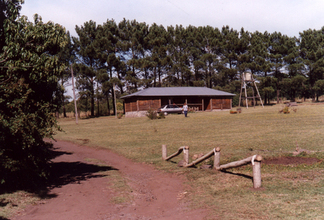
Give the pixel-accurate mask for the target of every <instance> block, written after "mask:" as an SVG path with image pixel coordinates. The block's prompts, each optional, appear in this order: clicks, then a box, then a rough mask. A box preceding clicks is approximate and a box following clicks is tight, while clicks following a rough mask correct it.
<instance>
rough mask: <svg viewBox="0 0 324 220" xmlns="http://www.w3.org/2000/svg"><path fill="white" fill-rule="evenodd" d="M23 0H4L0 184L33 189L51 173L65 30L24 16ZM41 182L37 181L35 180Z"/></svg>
mask: <svg viewBox="0 0 324 220" xmlns="http://www.w3.org/2000/svg"><path fill="white" fill-rule="evenodd" d="M22 3H23V1H19V0H17V1H0V5H2V6H4V7H1V13H0V14H1V15H2V16H3V15H4V17H5V19H4V21H1V30H3V33H1V54H0V183H1V184H8V185H9V184H13V185H21V186H25V187H27V186H28V185H32V184H31V183H32V182H33V180H35V179H39V178H42V177H46V176H47V174H48V173H47V169H46V167H47V165H48V163H47V162H48V160H49V159H50V158H49V145H47V144H45V142H44V140H43V139H44V137H52V135H53V134H54V132H55V128H58V127H57V124H56V119H55V117H54V116H53V114H52V113H53V112H54V111H55V110H56V108H57V106H56V103H55V100H54V99H53V97H55V96H56V94H57V93H58V91H59V86H58V80H59V60H58V56H57V54H58V52H59V51H60V50H61V49H62V48H63V47H64V46H65V45H66V44H67V40H68V39H67V36H66V34H65V29H64V28H63V27H62V26H60V25H58V24H54V23H52V22H48V23H43V22H42V20H41V18H40V17H39V16H38V15H35V17H34V23H32V22H29V21H28V20H27V18H26V17H21V18H19V10H20V8H21V4H22ZM33 183H35V184H36V182H33Z"/></svg>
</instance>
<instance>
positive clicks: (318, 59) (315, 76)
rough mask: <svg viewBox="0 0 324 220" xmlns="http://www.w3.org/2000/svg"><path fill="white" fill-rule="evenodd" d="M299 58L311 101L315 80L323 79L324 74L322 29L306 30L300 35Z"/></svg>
mask: <svg viewBox="0 0 324 220" xmlns="http://www.w3.org/2000/svg"><path fill="white" fill-rule="evenodd" d="M299 47H300V57H301V60H302V63H303V70H302V72H303V74H304V75H305V76H307V78H308V81H309V91H310V92H311V95H312V98H313V101H315V97H316V88H314V86H315V83H316V81H317V80H321V79H323V72H324V27H323V28H322V29H321V30H320V31H316V30H311V29H309V30H306V31H303V33H300V44H299Z"/></svg>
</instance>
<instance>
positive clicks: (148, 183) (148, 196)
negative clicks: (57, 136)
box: [13, 141, 207, 220]
mask: <svg viewBox="0 0 324 220" xmlns="http://www.w3.org/2000/svg"><path fill="white" fill-rule="evenodd" d="M54 148H55V152H56V155H57V156H56V158H54V159H53V169H54V170H55V176H54V179H53V184H52V186H50V187H49V191H48V193H47V199H45V200H42V202H41V203H40V204H37V205H33V206H30V207H27V208H26V210H25V211H24V212H22V213H20V214H19V215H18V216H16V217H15V218H13V219H15V220H24V219H33V220H37V219H42V220H43V219H46V220H51V219H55V220H57V219H60V220H64V219H69V220H73V219H78V220H81V219H87V220H88V219H91V220H92V219H96V220H97V219H100V220H101V219H102V220H104V219H141V220H144V219H145V220H146V219H172V220H176V219H204V218H205V217H206V216H207V212H206V210H201V209H199V210H189V209H188V204H187V203H185V202H184V201H185V200H184V199H183V198H184V195H186V187H187V186H185V185H184V184H183V180H184V177H181V176H177V175H175V174H169V173H164V172H162V171H157V170H155V169H154V168H153V167H152V166H150V165H147V164H140V163H135V162H133V161H131V160H128V159H126V158H124V157H122V156H119V155H117V154H115V153H113V152H111V151H109V150H105V149H94V148H89V147H85V146H78V145H75V144H72V143H69V142H63V141H58V142H54ZM93 161H100V165H98V163H94V162H93ZM113 170H114V171H116V170H118V172H120V174H121V175H122V177H124V178H125V179H126V183H127V185H128V186H129V187H130V191H129V193H130V197H129V198H132V199H131V200H130V201H126V202H123V203H121V204H116V203H113V202H112V200H111V198H112V197H113V196H114V195H115V194H116V191H115V190H113V189H112V188H111V187H110V186H111V183H110V182H109V181H111V178H107V175H108V176H109V173H110V172H111V171H113ZM103 171H105V172H103ZM107 173H108V174H107Z"/></svg>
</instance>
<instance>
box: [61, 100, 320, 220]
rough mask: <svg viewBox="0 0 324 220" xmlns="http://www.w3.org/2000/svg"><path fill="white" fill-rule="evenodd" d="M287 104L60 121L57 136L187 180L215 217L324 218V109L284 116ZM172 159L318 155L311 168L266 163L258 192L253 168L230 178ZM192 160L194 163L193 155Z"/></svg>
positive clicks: (232, 172)
mask: <svg viewBox="0 0 324 220" xmlns="http://www.w3.org/2000/svg"><path fill="white" fill-rule="evenodd" d="M282 108H283V105H275V106H266V107H264V108H262V107H256V108H249V109H246V108H243V109H242V113H241V114H230V113H229V111H218V112H203V113H191V114H189V115H188V116H189V117H187V118H185V117H184V116H183V115H168V116H167V117H166V118H165V119H159V120H149V119H148V118H147V117H144V118H122V119H116V118H115V117H100V118H93V119H82V120H79V124H78V125H76V124H75V120H73V119H60V120H59V124H60V126H61V127H62V129H63V130H64V132H59V133H58V134H57V135H56V136H55V138H57V139H60V140H67V141H73V142H75V143H78V144H85V145H88V146H93V147H102V148H109V149H111V150H113V151H115V152H117V153H119V154H121V155H124V156H126V157H128V158H131V159H133V160H136V161H140V162H146V163H150V164H154V165H155V166H156V167H157V169H161V170H164V171H166V172H177V173H181V174H183V175H185V176H186V177H187V180H188V182H187V184H188V185H189V186H190V188H191V190H190V191H189V193H188V194H186V198H187V199H190V200H191V201H192V205H193V207H208V208H210V209H212V210H214V211H213V213H211V215H210V219H213V218H214V216H218V217H219V219H324V211H323V209H322V207H323V206H324V170H323V167H324V163H323V162H322V161H323V159H324V137H323V133H324V126H323V125H324V124H323V123H324V105H323V104H307V105H306V104H305V105H303V104H300V105H299V106H297V107H294V108H295V109H296V112H294V111H291V113H290V114H283V113H279V110H281V109H282ZM162 144H166V145H167V146H168V154H171V153H173V152H175V151H176V150H177V149H178V148H179V147H180V146H184V145H186V146H189V147H190V152H189V153H190V155H191V156H192V155H193V154H197V153H207V152H209V151H210V150H212V149H213V148H214V147H220V148H221V164H224V163H227V162H231V161H235V160H239V159H243V158H246V157H249V156H252V155H254V154H261V155H262V156H263V158H264V159H265V160H269V159H271V158H278V157H281V156H292V152H293V151H294V150H295V149H296V147H297V146H299V147H300V148H303V149H307V150H310V151H312V152H311V153H310V154H301V155H298V157H316V158H317V159H319V162H317V163H315V164H312V165H306V164H299V165H280V164H277V165H266V164H262V171H261V172H262V188H261V189H259V190H254V189H253V188H252V187H253V184H252V180H251V177H252V168H251V165H247V166H244V167H240V168H235V169H229V170H228V172H218V171H214V170H202V169H188V168H180V167H177V165H176V163H177V162H179V161H180V160H181V159H182V155H180V156H178V157H176V158H174V159H172V162H174V163H172V162H165V161H162V159H161V145H162ZM191 156H190V157H191Z"/></svg>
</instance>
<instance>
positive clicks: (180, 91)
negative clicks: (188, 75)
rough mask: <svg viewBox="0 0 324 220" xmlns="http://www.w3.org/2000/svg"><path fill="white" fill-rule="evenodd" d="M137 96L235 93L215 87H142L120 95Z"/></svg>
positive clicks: (221, 94)
mask: <svg viewBox="0 0 324 220" xmlns="http://www.w3.org/2000/svg"><path fill="white" fill-rule="evenodd" d="M137 96H142V97H143V96H147V97H149V96H151V97H152V96H229V97H233V96H235V94H232V93H228V92H223V91H220V90H216V89H210V88H206V87H152V88H147V89H143V90H141V91H138V92H135V93H133V94H129V95H126V96H123V97H121V98H122V99H124V98H130V97H137Z"/></svg>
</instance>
